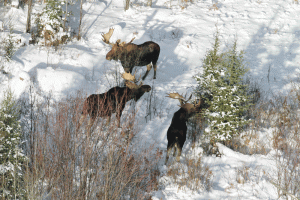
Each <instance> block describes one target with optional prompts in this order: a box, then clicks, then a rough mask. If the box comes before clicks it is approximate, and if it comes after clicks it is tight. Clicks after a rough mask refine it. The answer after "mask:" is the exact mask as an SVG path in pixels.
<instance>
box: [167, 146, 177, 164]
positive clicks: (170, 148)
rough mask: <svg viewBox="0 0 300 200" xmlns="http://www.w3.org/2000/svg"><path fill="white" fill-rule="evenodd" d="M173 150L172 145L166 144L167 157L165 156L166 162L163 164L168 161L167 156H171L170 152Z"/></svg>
mask: <svg viewBox="0 0 300 200" xmlns="http://www.w3.org/2000/svg"><path fill="white" fill-rule="evenodd" d="M172 149H175V148H174V144H170V142H168V146H167V155H166V161H165V164H167V162H168V160H169V155H170V154H171V151H172Z"/></svg>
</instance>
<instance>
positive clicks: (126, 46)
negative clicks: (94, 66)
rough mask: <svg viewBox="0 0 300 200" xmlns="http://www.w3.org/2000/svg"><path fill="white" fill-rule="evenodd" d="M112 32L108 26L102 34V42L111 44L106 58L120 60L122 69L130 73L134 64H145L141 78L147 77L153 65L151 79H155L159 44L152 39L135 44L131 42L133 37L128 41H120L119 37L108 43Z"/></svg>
mask: <svg viewBox="0 0 300 200" xmlns="http://www.w3.org/2000/svg"><path fill="white" fill-rule="evenodd" d="M113 32H114V29H113V28H110V29H109V31H108V32H107V33H106V34H102V37H103V38H102V40H103V42H104V43H106V44H109V45H111V46H112V49H111V50H110V51H109V52H108V53H107V54H106V60H115V61H119V60H120V61H121V64H122V66H123V68H124V71H125V72H127V73H132V70H133V68H134V67H135V66H145V65H147V72H146V73H145V75H144V76H143V78H142V80H144V79H145V78H146V77H147V75H148V73H149V71H150V70H151V68H152V66H153V68H154V76H153V79H156V68H157V65H156V63H157V60H158V57H159V52H160V47H159V45H158V44H156V43H155V42H152V41H148V42H145V43H143V44H141V45H136V44H133V43H132V41H133V40H134V39H135V38H132V39H131V41H130V42H128V43H125V42H122V43H120V42H121V40H120V39H118V40H117V41H116V43H110V42H109V39H110V38H111V36H112V34H113ZM151 63H152V65H151Z"/></svg>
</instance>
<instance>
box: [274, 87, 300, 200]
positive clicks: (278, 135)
mask: <svg viewBox="0 0 300 200" xmlns="http://www.w3.org/2000/svg"><path fill="white" fill-rule="evenodd" d="M299 109H300V91H299V88H297V89H295V90H292V91H291V92H290V93H289V94H288V95H287V96H284V97H282V96H279V97H277V98H276V99H275V101H274V107H273V110H274V111H273V113H272V115H275V116H274V118H275V120H274V124H273V127H274V128H275V129H274V131H273V147H274V148H275V149H276V155H275V160H276V164H277V176H276V178H271V182H272V183H273V184H274V185H275V186H276V188H277V192H278V197H279V198H280V197H282V196H286V198H288V197H291V198H292V199H299V198H300V176H299V174H300V157H299V154H300V135H299V134H300V126H299V121H300V116H299Z"/></svg>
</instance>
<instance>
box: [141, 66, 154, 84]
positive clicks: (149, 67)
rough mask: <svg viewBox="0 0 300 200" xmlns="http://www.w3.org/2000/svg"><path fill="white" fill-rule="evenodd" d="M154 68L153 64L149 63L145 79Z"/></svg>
mask: <svg viewBox="0 0 300 200" xmlns="http://www.w3.org/2000/svg"><path fill="white" fill-rule="evenodd" d="M151 69H152V64H151V63H150V64H149V65H147V71H146V73H145V75H144V76H143V78H142V79H143V80H144V79H145V78H146V77H147V75H148V74H149V71H150V70H151Z"/></svg>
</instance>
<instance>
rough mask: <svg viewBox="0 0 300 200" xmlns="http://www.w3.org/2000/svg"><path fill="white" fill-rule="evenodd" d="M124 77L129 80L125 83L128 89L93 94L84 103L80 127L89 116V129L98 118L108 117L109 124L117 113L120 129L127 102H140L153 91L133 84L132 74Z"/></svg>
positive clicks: (117, 88) (148, 87)
mask: <svg viewBox="0 0 300 200" xmlns="http://www.w3.org/2000/svg"><path fill="white" fill-rule="evenodd" d="M123 77H124V78H126V77H127V79H128V80H126V82H125V84H126V87H118V86H117V87H113V88H111V89H110V90H108V91H107V92H105V93H102V94H92V95H90V96H89V97H88V98H87V99H86V100H85V101H84V103H83V110H82V116H81V119H80V122H79V125H81V124H82V122H83V120H84V119H85V118H86V117H87V115H89V116H90V121H89V127H91V126H92V124H93V123H94V121H95V119H96V118H97V117H108V122H109V121H110V118H111V115H112V114H113V113H116V117H117V120H118V126H119V127H120V118H121V115H122V112H123V110H124V108H125V104H126V102H128V101H130V100H131V99H134V100H135V101H138V100H139V99H140V98H141V96H143V94H144V93H145V92H149V91H150V90H151V87H150V86H149V85H143V83H142V82H141V83H140V84H139V85H137V84H135V83H133V82H131V81H132V80H135V77H134V76H132V75H130V74H126V73H125V74H123ZM129 80H130V81H129Z"/></svg>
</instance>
